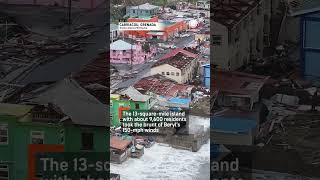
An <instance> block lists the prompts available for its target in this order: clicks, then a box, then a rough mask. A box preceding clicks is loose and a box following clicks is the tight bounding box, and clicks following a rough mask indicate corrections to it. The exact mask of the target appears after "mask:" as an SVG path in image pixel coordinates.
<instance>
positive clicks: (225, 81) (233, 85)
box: [211, 69, 269, 95]
mask: <svg viewBox="0 0 320 180" xmlns="http://www.w3.org/2000/svg"><path fill="white" fill-rule="evenodd" d="M212 76H213V77H214V78H213V82H212V83H211V85H212V88H213V90H214V91H217V90H218V91H220V92H227V93H234V94H239V95H254V94H257V93H258V92H259V91H260V89H261V88H262V86H263V85H264V84H265V83H266V82H267V80H268V79H269V77H267V76H259V75H255V74H248V73H242V72H236V71H232V72H231V71H224V70H220V69H215V70H214V71H213V74H212Z"/></svg>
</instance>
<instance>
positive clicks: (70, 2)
mask: <svg viewBox="0 0 320 180" xmlns="http://www.w3.org/2000/svg"><path fill="white" fill-rule="evenodd" d="M71 6H72V0H69V2H68V25H69V30H70V26H71V24H72V23H71Z"/></svg>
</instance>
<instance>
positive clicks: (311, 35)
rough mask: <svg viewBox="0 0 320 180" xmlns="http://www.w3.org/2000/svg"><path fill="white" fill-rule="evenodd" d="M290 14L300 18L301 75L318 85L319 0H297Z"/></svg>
mask: <svg viewBox="0 0 320 180" xmlns="http://www.w3.org/2000/svg"><path fill="white" fill-rule="evenodd" d="M299 2H300V4H298V6H296V7H295V8H292V9H291V16H293V17H297V18H299V20H300V69H301V74H302V76H303V77H304V78H305V79H307V80H310V81H311V82H313V83H314V84H315V85H316V86H320V70H319V67H320V37H319V32H320V2H319V1H316V0H314V1H299Z"/></svg>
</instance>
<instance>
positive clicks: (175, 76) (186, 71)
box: [150, 52, 198, 83]
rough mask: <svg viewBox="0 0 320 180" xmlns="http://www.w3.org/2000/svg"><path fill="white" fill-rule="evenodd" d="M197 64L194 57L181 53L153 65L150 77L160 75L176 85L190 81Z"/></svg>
mask: <svg viewBox="0 0 320 180" xmlns="http://www.w3.org/2000/svg"><path fill="white" fill-rule="evenodd" d="M197 65H198V62H197V60H196V58H194V57H188V56H186V55H184V54H183V53H180V52H179V53H178V54H176V55H175V56H172V57H169V58H166V59H163V60H160V61H158V62H157V63H155V64H154V65H153V66H152V67H151V70H150V74H151V75H155V74H161V75H163V76H165V77H167V78H170V79H172V80H174V81H176V82H178V83H186V82H189V81H192V80H193V79H194V76H195V74H196V70H197Z"/></svg>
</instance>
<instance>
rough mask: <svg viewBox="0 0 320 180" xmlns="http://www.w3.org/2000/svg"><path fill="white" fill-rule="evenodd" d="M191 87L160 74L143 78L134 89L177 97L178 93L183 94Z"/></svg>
mask: <svg viewBox="0 0 320 180" xmlns="http://www.w3.org/2000/svg"><path fill="white" fill-rule="evenodd" d="M191 87H192V86H189V85H185V84H178V83H176V82H175V81H173V80H171V79H168V78H166V77H165V76H162V75H160V74H156V75H153V76H148V77H145V78H142V79H141V80H139V81H138V82H137V83H136V84H135V85H134V88H136V89H137V90H139V91H150V92H153V93H155V94H157V95H161V96H165V97H175V96H176V95H177V93H178V92H181V93H183V92H185V91H186V90H187V89H188V88H191Z"/></svg>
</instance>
